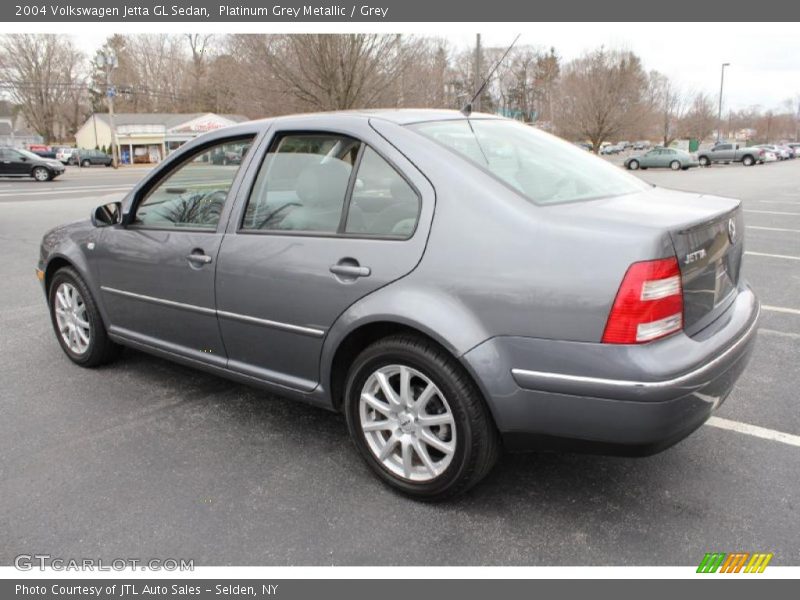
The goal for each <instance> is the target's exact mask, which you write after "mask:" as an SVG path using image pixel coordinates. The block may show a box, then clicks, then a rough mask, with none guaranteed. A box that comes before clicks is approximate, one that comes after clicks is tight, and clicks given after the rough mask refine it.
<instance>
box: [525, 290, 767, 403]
mask: <svg viewBox="0 0 800 600" xmlns="http://www.w3.org/2000/svg"><path fill="white" fill-rule="evenodd" d="M760 315H761V306H760V305H759V307H758V310H757V311H756V316H755V318H754V319H753V322H752V323H751V324H750V326H749V327H748V328H747V331H745V332H744V333H743V334H742V335H741V337H739V339H738V340H736V341H735V342H734V343H733V344H732V345H731V346H729V347H728V348H727V349H726V350H725V351H724V352H723V353H722V354H720V355H719V356H717V357H715V358H714V359H713V360H711V361H709V362H707V363H706V364H704V365H701V366H700V367H698V368H696V369H694V370H693V371H689V372H688V373H684V374H683V375H679V376H678V377H673V378H672V379H664V380H661V381H633V380H626V379H605V378H602V377H585V376H583V375H568V374H566V373H552V372H549V371H530V370H527V369H511V375H512V376H513V377H514V379H515V380H516V379H517V377H521V378H523V379H524V378H534V379H540V380H544V381H553V382H571V383H577V384H590V385H596V386H599V387H603V386H605V387H614V388H631V389H635V390H658V389H664V388H671V387H676V386H680V385H682V384H686V383H687V382H691V381H692V380H694V379H696V378H698V377H701V376H702V375H703V374H704V373H705V372H707V371H709V370H711V369H713V368H714V367H716V366H717V365H719V364H720V363H721V362H724V361H725V360H726V359H727V358H728V357H729V356H730V355H731V354H733V353H734V352H736V351H737V350H738V349H739V347H740V346H742V345H743V344H745V343H747V342H748V341H749V340H750V338H751V334H752V333H753V332H754V331H755V329H756V327H757V326H758V318H759V316H760ZM517 383H519V381H517ZM523 387H524V386H523Z"/></svg>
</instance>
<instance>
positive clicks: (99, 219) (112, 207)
mask: <svg viewBox="0 0 800 600" xmlns="http://www.w3.org/2000/svg"><path fill="white" fill-rule="evenodd" d="M121 222H122V202H109V203H108V204H103V205H102V206H98V207H97V208H95V209H94V211H93V212H92V225H94V226H95V227H109V226H111V225H117V224H119V223H121Z"/></svg>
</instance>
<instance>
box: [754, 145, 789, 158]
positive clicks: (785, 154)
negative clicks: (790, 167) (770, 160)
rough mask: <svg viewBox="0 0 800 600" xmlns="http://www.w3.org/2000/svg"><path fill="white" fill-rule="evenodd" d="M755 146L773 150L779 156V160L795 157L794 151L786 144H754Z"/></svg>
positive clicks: (769, 150)
mask: <svg viewBox="0 0 800 600" xmlns="http://www.w3.org/2000/svg"><path fill="white" fill-rule="evenodd" d="M753 147H754V148H763V149H764V150H767V151H768V152H772V153H773V154H775V156H777V157H778V160H787V159H789V158H794V156H793V154H792V151H791V150H789V149H788V148H786V147H784V146H779V145H777V144H758V145H757V146H753Z"/></svg>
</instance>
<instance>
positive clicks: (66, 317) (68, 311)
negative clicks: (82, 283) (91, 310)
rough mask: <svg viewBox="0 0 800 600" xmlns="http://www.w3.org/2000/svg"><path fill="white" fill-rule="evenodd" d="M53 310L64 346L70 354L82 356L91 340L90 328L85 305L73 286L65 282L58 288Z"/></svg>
mask: <svg viewBox="0 0 800 600" xmlns="http://www.w3.org/2000/svg"><path fill="white" fill-rule="evenodd" d="M54 310H55V314H56V324H57V325H58V331H59V334H60V335H61V339H62V340H63V341H64V344H66V346H67V348H69V349H70V351H71V352H73V353H75V354H84V353H85V352H86V351H87V350H88V349H89V344H90V342H91V340H92V328H91V325H90V323H89V315H88V314H87V312H86V303H85V302H84V301H83V298H82V297H81V295H80V292H78V290H77V288H75V286H74V285H72V284H70V283H66V282H65V283H62V284H61V285H59V286H58V289H57V290H56V295H55V308H54Z"/></svg>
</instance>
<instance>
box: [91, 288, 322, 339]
mask: <svg viewBox="0 0 800 600" xmlns="http://www.w3.org/2000/svg"><path fill="white" fill-rule="evenodd" d="M100 289H101V290H103V291H104V292H108V293H109V294H115V295H117V296H123V297H125V298H132V299H133V300H140V301H142V302H150V303H152V304H159V305H161V306H169V307H170V308H177V309H180V310H188V311H190V312H196V313H200V314H202V315H209V316H216V317H220V318H224V319H231V320H234V321H241V322H243V323H250V324H253V325H261V326H262V327H270V328H272V329H281V330H283V331H291V332H292V333H299V334H301V335H308V336H311V337H317V338H320V337H323V336H324V335H325V331H324V330H323V329H316V328H313V327H302V326H300V325H291V324H289V323H281V322H280V321H270V320H269V319H259V318H257V317H251V316H248V315H240V314H238V313H232V312H227V311H224V310H215V309H213V308H205V307H204V306H197V305H196V304H185V303H183V302H175V301H173V300H165V299H164V298H156V297H154V296H146V295H144V294H136V293H134V292H126V291H125V290H119V289H116V288H112V287H108V286H105V285H103V286H100Z"/></svg>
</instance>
